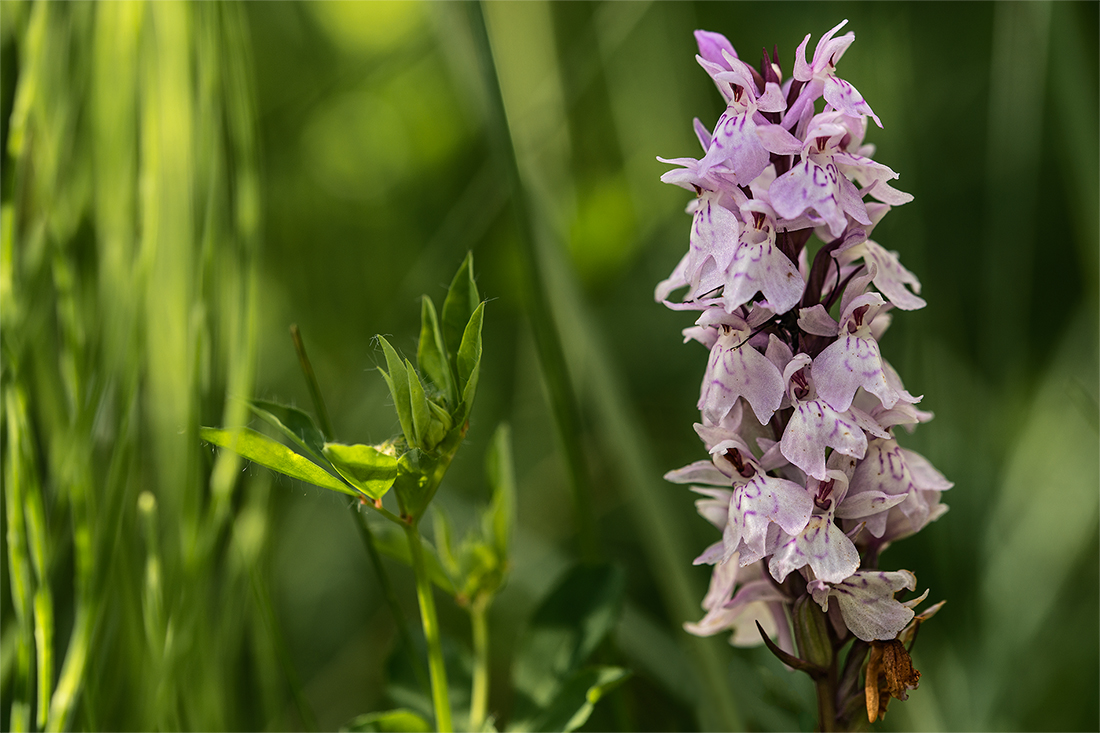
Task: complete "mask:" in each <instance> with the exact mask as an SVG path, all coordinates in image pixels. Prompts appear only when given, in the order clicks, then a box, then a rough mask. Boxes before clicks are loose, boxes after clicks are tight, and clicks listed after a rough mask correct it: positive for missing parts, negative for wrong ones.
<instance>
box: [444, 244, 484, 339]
mask: <svg viewBox="0 0 1100 733" xmlns="http://www.w3.org/2000/svg"><path fill="white" fill-rule="evenodd" d="M480 302H481V296H479V295H478V292H477V285H476V284H475V283H474V255H473V253H472V252H471V253H469V254H467V255H466V259H464V260H462V265H461V266H459V268H458V272H456V273H455V276H454V280H452V281H451V287H450V288H449V289H448V290H447V297H446V299H445V300H444V301H443V342H444V343H445V344H446V346H447V353H448V354H450V356H451V358H452V359H453V358H455V356H456V355H457V354H458V349H459V346H460V345H461V344H462V335H463V333H464V332H465V330H466V324H467V323H468V322H469V320H470V316H471V315H473V312H474V311H475V310H476V309H477V307H478V304H479V303H480Z"/></svg>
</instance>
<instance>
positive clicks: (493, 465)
mask: <svg viewBox="0 0 1100 733" xmlns="http://www.w3.org/2000/svg"><path fill="white" fill-rule="evenodd" d="M485 463H486V472H487V473H488V475H489V487H490V489H492V492H493V498H492V503H491V504H490V505H489V509H488V511H486V512H485V515H484V517H483V518H482V531H483V532H484V533H485V537H486V539H490V540H491V541H492V543H493V547H494V549H495V550H496V553H497V556H498V557H499V558H500V561H501V563H502V564H504V565H507V563H508V557H509V548H510V547H511V544H512V526H513V524H514V523H515V517H516V506H515V505H516V469H515V465H514V464H513V462H512V431H511V429H510V428H509V427H508V424H507V423H501V424H500V426H499V427H498V428H497V430H496V432H495V433H493V438H492V441H491V442H490V443H489V451H488V453H487V455H486V459H485Z"/></svg>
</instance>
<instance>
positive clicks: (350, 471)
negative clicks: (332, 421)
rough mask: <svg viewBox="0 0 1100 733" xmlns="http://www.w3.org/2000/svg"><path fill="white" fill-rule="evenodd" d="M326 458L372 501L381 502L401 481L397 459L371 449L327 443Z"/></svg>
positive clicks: (367, 446) (361, 446)
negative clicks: (398, 481)
mask: <svg viewBox="0 0 1100 733" xmlns="http://www.w3.org/2000/svg"><path fill="white" fill-rule="evenodd" d="M324 450H325V458H327V459H328V460H329V461H331V462H332V465H333V466H334V467H335V468H336V470H337V471H339V472H340V475H341V476H343V477H344V478H345V479H346V480H347V481H348V483H350V484H351V485H352V486H354V487H355V488H357V489H359V490H360V491H362V492H363V493H364V494H366V495H367V496H369V497H370V498H371V499H381V498H382V497H383V496H385V495H386V492H387V491H389V490H390V487H391V486H393V482H394V480H395V479H396V478H397V459H396V458H394V457H393V456H392V455H391V454H389V453H383V452H382V451H380V450H378V449H377V448H375V447H373V446H370V445H342V444H340V443H325V449H324Z"/></svg>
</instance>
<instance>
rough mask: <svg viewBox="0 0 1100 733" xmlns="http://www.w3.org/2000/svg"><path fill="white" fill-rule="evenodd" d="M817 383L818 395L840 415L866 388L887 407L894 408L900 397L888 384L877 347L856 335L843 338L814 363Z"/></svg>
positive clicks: (820, 355) (815, 381)
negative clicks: (858, 393)
mask: <svg viewBox="0 0 1100 733" xmlns="http://www.w3.org/2000/svg"><path fill="white" fill-rule="evenodd" d="M814 383H815V384H816V385H817V393H818V395H819V396H820V397H821V398H822V399H824V400H825V401H826V402H828V403H829V406H830V407H832V408H833V409H834V410H836V411H837V412H846V411H847V410H848V408H849V407H851V406H852V398H853V397H855V394H856V390H857V389H859V388H860V387H863V388H864V389H865V390H867V391H868V392H870V393H872V394H873V395H875V396H876V397H878V398H879V399H880V400H882V404H883V405H884V406H885V407H893V406H894V404H895V403H896V402H897V401H898V393H897V392H896V391H894V390H893V389H891V387H890V385H889V384H887V382H886V374H885V373H884V372H883V369H882V354H881V352H880V351H879V348H878V343H877V342H876V341H875V340H874V339H873V338H870V334H868V337H867V338H859V337H858V336H856V335H854V334H848V335H847V336H841V337H840V338H838V339H837V340H836V341H834V342H833V343H831V344H829V346H827V347H826V348H825V350H824V351H822V352H821V353H820V354H818V355H817V358H816V359H814Z"/></svg>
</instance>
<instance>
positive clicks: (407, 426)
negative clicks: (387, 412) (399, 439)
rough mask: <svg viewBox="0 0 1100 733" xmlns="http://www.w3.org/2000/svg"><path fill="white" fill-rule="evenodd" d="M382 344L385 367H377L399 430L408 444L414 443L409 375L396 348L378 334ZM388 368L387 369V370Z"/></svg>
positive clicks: (414, 433)
mask: <svg viewBox="0 0 1100 733" xmlns="http://www.w3.org/2000/svg"><path fill="white" fill-rule="evenodd" d="M378 341H379V342H380V343H381V344H382V352H383V353H384V354H385V355H386V369H385V370H383V369H379V371H380V372H382V376H383V377H384V378H385V380H386V385H387V386H388V387H389V388H390V395H392V396H393V406H394V408H395V409H396V410H397V419H398V420H399V421H400V423H401V432H403V433H404V434H405V440H407V441H408V442H409V444H410V445H415V444H416V431H415V430H414V428H413V418H412V397H411V396H410V394H409V375H408V372H407V371H405V365H404V364H403V363H402V362H401V357H400V356H398V354H397V350H396V349H394V348H393V347H392V346H390V342H389V341H387V340H386V338H385V337H384V336H379V337H378ZM387 370H388V371H387Z"/></svg>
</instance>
